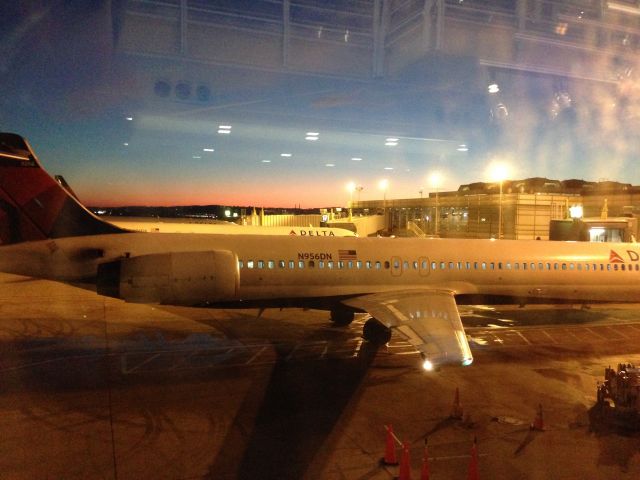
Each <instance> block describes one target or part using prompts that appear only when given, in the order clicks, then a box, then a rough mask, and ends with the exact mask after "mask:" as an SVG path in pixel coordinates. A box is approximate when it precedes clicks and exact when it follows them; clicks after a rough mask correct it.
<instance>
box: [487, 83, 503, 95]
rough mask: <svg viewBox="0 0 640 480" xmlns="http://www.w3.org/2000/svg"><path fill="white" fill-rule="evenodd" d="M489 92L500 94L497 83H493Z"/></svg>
mask: <svg viewBox="0 0 640 480" xmlns="http://www.w3.org/2000/svg"><path fill="white" fill-rule="evenodd" d="M487 90H489V93H498V92H499V91H500V87H499V86H498V84H497V83H492V84H491V85H489V86H488V87H487Z"/></svg>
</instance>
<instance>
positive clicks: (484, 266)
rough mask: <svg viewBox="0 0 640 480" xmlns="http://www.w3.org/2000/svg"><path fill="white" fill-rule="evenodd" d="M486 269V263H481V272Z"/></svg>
mask: <svg viewBox="0 0 640 480" xmlns="http://www.w3.org/2000/svg"><path fill="white" fill-rule="evenodd" d="M486 269H487V262H482V270H486Z"/></svg>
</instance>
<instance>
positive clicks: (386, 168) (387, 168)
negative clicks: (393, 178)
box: [384, 167, 393, 170]
mask: <svg viewBox="0 0 640 480" xmlns="http://www.w3.org/2000/svg"><path fill="white" fill-rule="evenodd" d="M384 169H385V170H393V167H384Z"/></svg>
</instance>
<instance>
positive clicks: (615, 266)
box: [613, 263, 618, 272]
mask: <svg viewBox="0 0 640 480" xmlns="http://www.w3.org/2000/svg"><path fill="white" fill-rule="evenodd" d="M613 269H614V270H615V271H616V272H617V271H618V264H617V263H616V264H615V265H614V266H613Z"/></svg>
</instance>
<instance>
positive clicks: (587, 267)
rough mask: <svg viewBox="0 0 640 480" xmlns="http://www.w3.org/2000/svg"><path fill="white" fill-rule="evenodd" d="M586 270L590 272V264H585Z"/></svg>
mask: <svg viewBox="0 0 640 480" xmlns="http://www.w3.org/2000/svg"><path fill="white" fill-rule="evenodd" d="M584 269H585V270H586V271H587V272H588V271H589V264H588V263H585V264H584Z"/></svg>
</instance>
